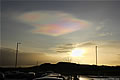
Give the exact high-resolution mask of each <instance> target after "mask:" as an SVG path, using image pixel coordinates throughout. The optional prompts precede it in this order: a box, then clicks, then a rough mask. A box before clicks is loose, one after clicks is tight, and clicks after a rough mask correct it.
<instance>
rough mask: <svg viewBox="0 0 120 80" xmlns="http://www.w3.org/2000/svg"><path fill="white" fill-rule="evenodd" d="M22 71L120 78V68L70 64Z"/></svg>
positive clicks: (23, 69)
mask: <svg viewBox="0 0 120 80" xmlns="http://www.w3.org/2000/svg"><path fill="white" fill-rule="evenodd" d="M0 70H2V71H6V70H16V69H15V68H2V69H0ZM17 70H20V71H34V72H38V71H42V72H43V71H53V72H56V73H60V74H63V75H76V74H78V75H100V76H120V66H96V65H81V64H75V63H68V62H59V63H57V64H50V63H44V64H41V65H40V66H34V67H29V68H17Z"/></svg>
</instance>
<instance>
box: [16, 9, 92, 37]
mask: <svg viewBox="0 0 120 80" xmlns="http://www.w3.org/2000/svg"><path fill="white" fill-rule="evenodd" d="M18 19H19V20H21V21H23V22H24V23H27V24H29V25H32V26H34V27H35V29H34V30H33V31H32V32H33V33H41V34H46V35H50V36H59V35H63V34H67V33H71V32H74V31H77V30H80V29H82V28H85V27H88V26H89V25H90V24H89V22H87V21H85V20H80V19H78V18H76V17H75V16H73V15H71V14H68V13H64V12H59V11H34V12H26V13H24V14H22V15H20V16H19V17H18Z"/></svg>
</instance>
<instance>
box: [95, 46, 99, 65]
mask: <svg viewBox="0 0 120 80" xmlns="http://www.w3.org/2000/svg"><path fill="white" fill-rule="evenodd" d="M95 50H96V65H97V55H98V54H97V46H96V49H95Z"/></svg>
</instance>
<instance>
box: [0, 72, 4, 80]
mask: <svg viewBox="0 0 120 80" xmlns="http://www.w3.org/2000/svg"><path fill="white" fill-rule="evenodd" d="M4 79H5V75H4V73H2V72H0V80H4Z"/></svg>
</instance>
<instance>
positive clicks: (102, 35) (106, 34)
mask: <svg viewBox="0 0 120 80" xmlns="http://www.w3.org/2000/svg"><path fill="white" fill-rule="evenodd" d="M98 36H100V37H104V36H112V33H110V32H106V33H105V32H104V33H100V34H98Z"/></svg>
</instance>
